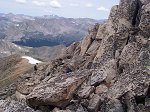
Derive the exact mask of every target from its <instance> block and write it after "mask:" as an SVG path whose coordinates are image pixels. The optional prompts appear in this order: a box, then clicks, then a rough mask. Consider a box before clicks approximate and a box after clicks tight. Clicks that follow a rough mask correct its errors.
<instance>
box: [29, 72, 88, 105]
mask: <svg viewBox="0 0 150 112" xmlns="http://www.w3.org/2000/svg"><path fill="white" fill-rule="evenodd" d="M90 74H91V72H90V71H82V72H78V73H70V74H63V75H58V76H57V77H54V78H51V79H50V80H48V81H47V82H43V83H41V84H39V85H38V86H37V87H35V88H34V90H33V92H31V93H30V94H29V95H28V96H27V103H28V105H30V106H32V107H36V106H40V105H52V106H57V107H65V106H66V105H67V104H68V103H69V102H70V100H71V99H72V98H73V95H74V94H75V92H76V90H77V89H78V88H79V87H80V86H81V84H82V83H83V82H84V81H85V80H86V79H87V77H88V76H89V75H90Z"/></svg>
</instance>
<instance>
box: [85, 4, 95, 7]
mask: <svg viewBox="0 0 150 112" xmlns="http://www.w3.org/2000/svg"><path fill="white" fill-rule="evenodd" d="M85 6H86V7H93V4H92V3H87V4H86V5H85Z"/></svg>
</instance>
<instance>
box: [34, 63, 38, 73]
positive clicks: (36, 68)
mask: <svg viewBox="0 0 150 112" xmlns="http://www.w3.org/2000/svg"><path fill="white" fill-rule="evenodd" d="M37 70H38V63H36V64H35V65H34V73H36V72H37Z"/></svg>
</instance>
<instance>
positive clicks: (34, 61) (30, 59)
mask: <svg viewBox="0 0 150 112" xmlns="http://www.w3.org/2000/svg"><path fill="white" fill-rule="evenodd" d="M22 58H24V59H27V60H28V61H29V63H30V64H36V63H42V62H41V61H39V60H36V59H34V58H32V57H29V56H22Z"/></svg>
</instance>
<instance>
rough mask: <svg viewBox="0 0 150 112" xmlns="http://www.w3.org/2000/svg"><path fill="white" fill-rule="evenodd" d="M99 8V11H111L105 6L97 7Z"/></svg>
mask: <svg viewBox="0 0 150 112" xmlns="http://www.w3.org/2000/svg"><path fill="white" fill-rule="evenodd" d="M97 10H99V11H106V12H107V11H109V9H107V8H105V7H103V6H101V7H99V8H97Z"/></svg>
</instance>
